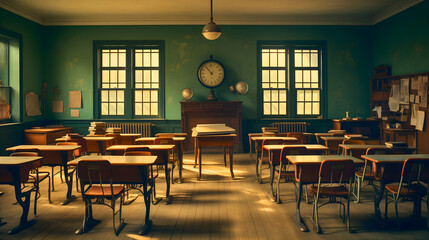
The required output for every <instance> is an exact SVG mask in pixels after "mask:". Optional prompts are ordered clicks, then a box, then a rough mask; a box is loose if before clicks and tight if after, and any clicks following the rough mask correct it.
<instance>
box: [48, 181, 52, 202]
mask: <svg viewBox="0 0 429 240" xmlns="http://www.w3.org/2000/svg"><path fill="white" fill-rule="evenodd" d="M48 200H49V203H52V200H51V178H50V177H49V176H48Z"/></svg>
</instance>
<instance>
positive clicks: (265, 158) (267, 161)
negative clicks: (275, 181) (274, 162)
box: [258, 157, 270, 163]
mask: <svg viewBox="0 0 429 240" xmlns="http://www.w3.org/2000/svg"><path fill="white" fill-rule="evenodd" d="M258 160H259V161H262V162H263V163H269V162H270V158H269V157H263V158H259V159H258Z"/></svg>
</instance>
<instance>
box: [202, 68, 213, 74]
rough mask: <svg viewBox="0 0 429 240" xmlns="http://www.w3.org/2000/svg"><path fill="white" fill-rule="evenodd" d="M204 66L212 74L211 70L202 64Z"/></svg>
mask: <svg viewBox="0 0 429 240" xmlns="http://www.w3.org/2000/svg"><path fill="white" fill-rule="evenodd" d="M204 67H205V68H207V70H208V71H209V72H210V74H211V75H213V73H212V71H210V69H209V68H208V67H207V66H204Z"/></svg>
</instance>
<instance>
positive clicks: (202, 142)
mask: <svg viewBox="0 0 429 240" xmlns="http://www.w3.org/2000/svg"><path fill="white" fill-rule="evenodd" d="M192 137H193V138H194V147H195V151H194V156H195V164H197V160H198V165H199V171H198V176H197V179H198V180H200V179H201V171H202V166H201V165H202V164H201V162H202V159H201V147H223V150H224V151H223V159H224V163H225V164H226V152H225V148H229V168H230V172H231V178H232V179H234V170H233V164H234V160H233V146H234V138H235V137H237V134H220V135H203V136H192ZM194 167H195V165H194Z"/></svg>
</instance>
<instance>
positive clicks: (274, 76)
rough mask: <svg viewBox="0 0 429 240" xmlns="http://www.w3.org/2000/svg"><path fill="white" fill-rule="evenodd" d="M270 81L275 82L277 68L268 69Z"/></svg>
mask: <svg viewBox="0 0 429 240" xmlns="http://www.w3.org/2000/svg"><path fill="white" fill-rule="evenodd" d="M270 82H275V83H276V82H277V70H271V71H270Z"/></svg>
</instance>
